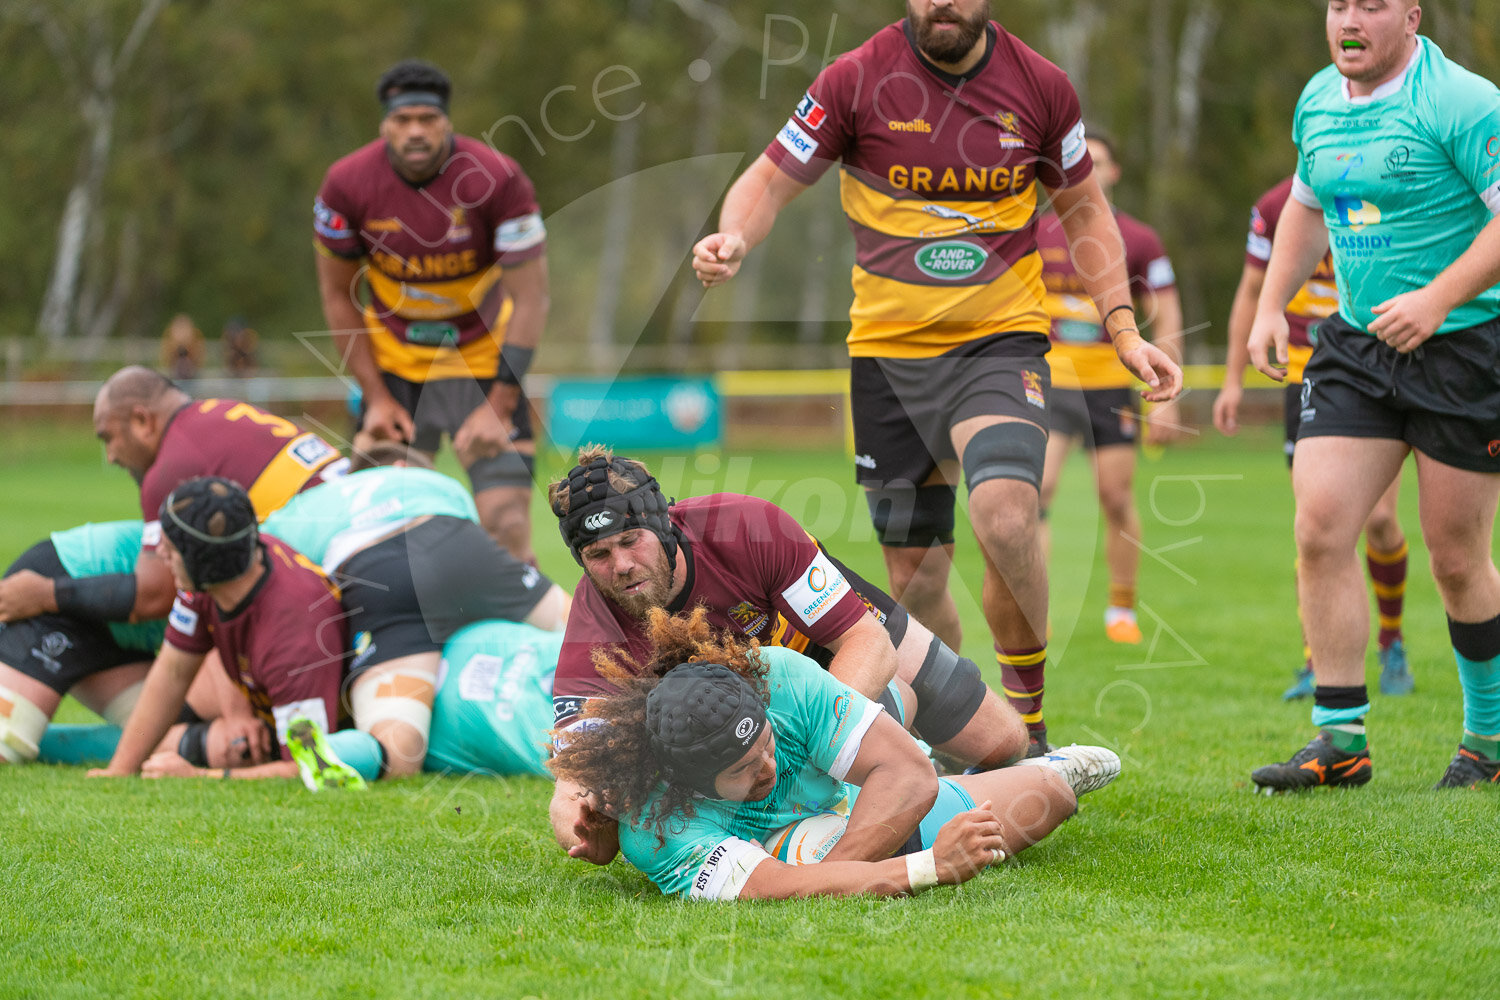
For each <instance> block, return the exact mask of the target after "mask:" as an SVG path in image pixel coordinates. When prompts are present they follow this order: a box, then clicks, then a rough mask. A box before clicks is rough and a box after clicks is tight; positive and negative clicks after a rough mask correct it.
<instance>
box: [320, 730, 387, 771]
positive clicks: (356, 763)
mask: <svg viewBox="0 0 1500 1000" xmlns="http://www.w3.org/2000/svg"><path fill="white" fill-rule="evenodd" d="M328 749H330V750H332V751H333V752H334V753H336V754H338V756H339V760H341V761H343V762H344V763H345V764H348V765H349V766H350V767H352V768H354V770H356V771H358V772H359V776H360V777H361V778H364V779H365V780H366V781H374V780H375V779H376V778H379V777H380V765H381V764H383V763H385V750H383V749H382V748H381V746H380V741H379V740H377V739H376V738H375V737H373V736H371V735H370V734H369V733H366V732H362V731H361V730H358V729H340V730H339V731H338V732H336V733H329V734H328Z"/></svg>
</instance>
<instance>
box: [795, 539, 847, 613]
mask: <svg viewBox="0 0 1500 1000" xmlns="http://www.w3.org/2000/svg"><path fill="white" fill-rule="evenodd" d="M848 590H849V584H848V582H847V581H846V580H845V579H844V574H842V573H840V572H839V571H838V567H836V566H834V565H833V563H832V561H830V560H829V558H828V557H827V556H825V555H824V554H823V553H822V552H819V553H818V554H817V555H816V556H815V557H813V561H812V562H811V563H809V564H808V566H807V568H806V569H805V570H803V571H802V575H801V576H799V577H798V578H797V582H796V583H794V584H792V585H791V586H790V587H788V588H786V589H785V590H783V591H782V592H781V596H782V597H783V598H785V600H786V602H787V603H788V604H790V605H791V606H792V611H794V612H795V613H796V614H797V616H798V617H799V618H801V619H802V621H803V623H804V624H807V625H812V624H814V623H815V622H816V621H817V620H818V619H819V618H822V617H823V615H824V614H826V613H827V611H828V609H829V608H831V607H833V606H834V605H835V604H837V603H838V601H839V598H841V597H843V596H844V594H845V592H847V591H848Z"/></svg>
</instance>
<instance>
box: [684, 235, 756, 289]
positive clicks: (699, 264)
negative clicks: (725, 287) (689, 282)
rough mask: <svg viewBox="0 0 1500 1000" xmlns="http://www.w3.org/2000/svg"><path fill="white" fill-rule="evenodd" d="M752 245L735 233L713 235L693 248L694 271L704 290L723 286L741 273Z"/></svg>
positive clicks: (706, 237)
mask: <svg viewBox="0 0 1500 1000" xmlns="http://www.w3.org/2000/svg"><path fill="white" fill-rule="evenodd" d="M749 249H750V245H749V244H748V243H746V242H745V239H744V237H742V236H737V235H735V234H734V233H713V234H711V235H709V236H705V237H704V238H703V239H701V240H699V241H698V242H697V244H696V245H694V247H693V271H694V273H696V274H697V275H698V280H699V281H701V282H703V287H704V288H712V287H714V286H715V285H722V284H723V283H724V282H726V281H728V280H729V279H730V278H732V277H734V276H735V275H736V274H738V273H739V270H740V264H741V263H742V262H743V261H744V259H745V252H746V251H748V250H749Z"/></svg>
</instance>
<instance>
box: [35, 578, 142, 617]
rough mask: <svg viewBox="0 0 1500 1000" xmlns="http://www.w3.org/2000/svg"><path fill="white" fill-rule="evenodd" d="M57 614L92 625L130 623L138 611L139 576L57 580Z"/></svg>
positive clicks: (54, 584) (55, 582) (55, 583)
mask: <svg viewBox="0 0 1500 1000" xmlns="http://www.w3.org/2000/svg"><path fill="white" fill-rule="evenodd" d="M53 586H54V587H55V588H56V591H57V610H58V611H60V612H62V613H63V614H65V615H72V616H73V617H74V618H82V619H84V620H86V621H92V622H128V621H130V612H131V610H132V609H133V608H134V607H135V574H134V573H105V574H104V575H102V576H85V577H80V578H78V579H74V578H73V577H71V576H61V577H57V578H56V580H55V581H54V583H53Z"/></svg>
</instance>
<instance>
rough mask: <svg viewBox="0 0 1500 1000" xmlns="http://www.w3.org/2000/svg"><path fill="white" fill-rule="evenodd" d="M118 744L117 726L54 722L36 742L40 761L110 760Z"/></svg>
mask: <svg viewBox="0 0 1500 1000" xmlns="http://www.w3.org/2000/svg"><path fill="white" fill-rule="evenodd" d="M119 745H120V727H119V726H111V725H107V724H93V725H74V724H59V723H53V724H52V725H50V726H48V727H47V731H46V732H44V733H43V734H42V739H41V742H40V743H38V744H37V747H38V749H39V751H40V752H39V753H38V754H37V758H36V759H37V760H38V761H39V762H40V763H43V764H84V763H93V762H99V763H105V764H107V763H109V759H110V758H111V757H113V756H114V755H115V747H117V746H119Z"/></svg>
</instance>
